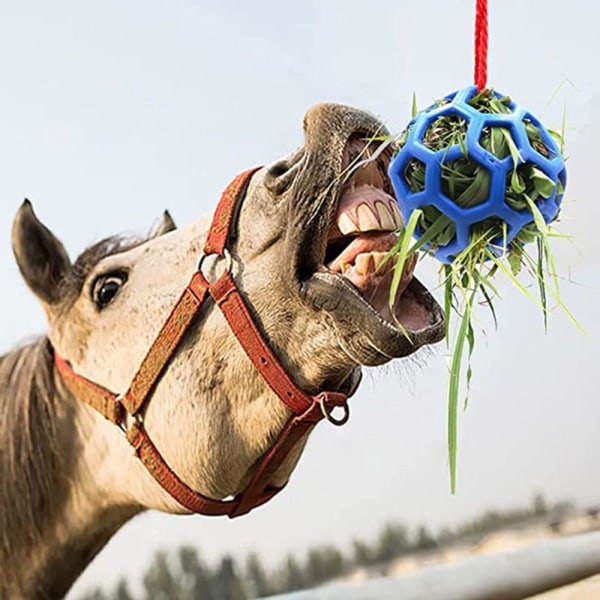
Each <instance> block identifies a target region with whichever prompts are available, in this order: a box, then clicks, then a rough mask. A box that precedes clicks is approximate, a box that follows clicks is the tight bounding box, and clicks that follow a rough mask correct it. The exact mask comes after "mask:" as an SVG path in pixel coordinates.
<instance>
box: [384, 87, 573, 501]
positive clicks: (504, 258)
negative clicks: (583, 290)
mask: <svg viewBox="0 0 600 600" xmlns="http://www.w3.org/2000/svg"><path fill="white" fill-rule="evenodd" d="M447 102H448V101H447V100H441V101H440V102H439V104H438V105H442V104H444V103H447ZM469 104H471V105H472V106H473V107H474V108H476V109H477V110H479V111H481V112H486V113H492V114H502V113H504V114H505V113H510V112H511V110H510V108H509V104H510V99H509V98H508V97H502V98H498V97H496V96H495V95H494V94H493V92H492V91H491V90H484V91H482V92H480V93H478V94H476V95H475V96H474V97H473V98H472V99H471V100H470V101H469ZM415 114H416V110H415V108H414V103H413V117H414V116H415ZM467 127H468V123H467V122H466V121H465V119H463V118H462V117H460V116H458V115H453V116H441V117H439V118H438V119H437V120H435V121H434V122H433V123H432V124H431V125H430V126H429V128H428V129H427V131H426V132H425V135H424V138H423V144H424V145H425V146H426V147H428V148H431V149H432V150H435V151H438V150H444V149H447V148H450V147H452V146H454V145H458V146H459V147H460V148H462V150H463V156H462V157H461V158H459V159H458V160H455V161H452V162H442V167H441V177H442V182H441V183H442V190H443V192H444V194H445V195H446V196H448V197H449V198H451V199H452V200H453V201H454V202H456V203H457V204H458V205H460V206H462V207H465V208H468V207H472V206H477V205H478V204H481V203H482V202H484V201H485V200H486V199H487V198H488V196H489V187H490V175H489V173H488V171H487V170H486V169H485V168H484V167H482V166H481V165H480V164H479V163H477V162H476V161H473V160H472V159H470V158H469V156H468V154H467V150H466V146H465V136H466V131H467ZM525 129H526V132H527V137H528V138H529V142H530V143H531V145H532V147H533V148H535V149H536V150H537V151H538V152H539V153H540V154H541V155H543V156H545V157H549V156H550V150H549V149H548V148H547V146H546V145H545V144H544V142H543V140H542V138H541V135H540V130H539V129H538V128H537V127H536V126H535V125H534V124H533V123H532V122H528V121H525ZM409 132H410V130H406V131H405V132H404V133H403V134H402V135H401V136H400V137H399V138H398V146H399V147H402V145H404V144H405V143H406V140H407V138H408V134H409ZM551 134H552V136H553V137H554V138H555V140H556V141H557V143H558V145H559V148H560V151H561V153H563V152H564V144H563V135H562V134H559V133H557V132H555V131H552V132H551ZM480 143H481V145H482V146H483V147H484V148H485V149H486V150H488V151H489V152H491V153H492V154H493V155H494V156H496V157H498V158H499V159H504V158H506V157H507V156H509V155H510V156H512V158H513V163H514V168H513V169H512V171H511V172H510V173H509V175H508V176H507V178H506V188H505V200H506V202H507V204H508V205H509V206H511V207H512V208H513V209H515V210H518V211H522V210H529V211H530V212H531V217H532V222H531V223H530V224H528V225H527V226H525V227H524V228H523V229H522V230H521V231H520V232H519V233H518V235H517V236H516V237H515V238H514V239H513V240H512V241H511V242H510V243H506V239H507V229H506V223H504V222H503V221H502V220H500V219H498V218H490V219H486V220H484V221H482V222H480V223H476V224H475V225H473V226H472V227H471V231H470V244H469V246H468V247H467V248H466V249H465V250H463V251H462V252H460V253H459V254H458V255H457V256H456V257H455V259H454V261H453V262H452V264H451V265H443V266H442V267H441V270H440V275H441V282H442V285H443V287H444V305H445V306H444V308H445V312H446V315H447V319H446V340H447V343H448V344H450V340H451V337H453V348H452V355H451V361H450V378H449V386H448V456H449V464H450V488H451V491H452V493H455V491H456V456H457V418H458V406H459V397H460V380H461V374H462V373H463V371H465V365H464V362H465V357H466V372H465V383H466V394H465V399H464V407H465V408H466V406H467V402H468V396H469V386H470V382H471V377H472V369H471V356H472V353H473V349H474V346H475V329H474V326H473V321H474V313H473V308H474V306H475V303H476V300H478V299H479V300H480V303H482V304H485V305H486V306H487V307H488V308H489V310H490V311H491V313H492V316H493V319H494V323H495V325H496V326H497V321H496V312H495V309H494V304H493V301H494V299H495V298H497V297H498V292H497V290H496V287H495V285H494V283H493V277H494V276H495V275H496V274H497V273H498V272H501V273H502V274H504V275H505V276H507V277H508V279H509V280H510V281H511V282H512V283H513V284H514V285H515V286H516V287H517V288H518V289H519V290H520V291H521V292H522V293H523V294H525V296H527V297H528V298H529V299H530V300H532V301H533V302H535V303H536V305H537V306H538V307H539V308H540V310H541V311H542V315H543V320H544V327H545V329H547V318H548V313H549V308H548V300H549V299H552V300H553V301H554V302H555V303H556V305H557V306H558V307H559V308H561V309H562V310H563V311H564V313H565V314H566V315H567V317H568V318H569V320H570V321H571V322H572V323H573V324H574V325H575V327H577V328H578V329H579V330H581V326H580V325H579V324H578V323H577V321H576V319H575V317H574V316H573V315H572V314H571V312H570V311H569V310H568V309H567V307H566V306H565V305H564V304H563V302H562V301H561V299H560V291H559V284H558V277H557V273H556V268H555V264H554V259H553V256H552V252H551V248H550V240H551V238H553V237H566V236H564V235H560V234H558V233H556V232H555V231H553V230H552V229H551V227H550V226H549V225H547V224H546V222H545V220H544V217H543V216H542V214H541V212H540V210H539V209H538V207H537V205H536V202H537V201H538V200H541V199H545V198H550V197H551V196H552V194H553V193H554V190H555V184H554V182H553V181H552V180H551V179H550V178H549V177H547V176H546V175H545V173H543V172H542V171H540V169H538V168H537V167H536V166H535V165H534V164H532V163H528V162H525V161H523V159H522V157H521V156H520V153H519V151H518V148H517V146H516V144H515V142H514V140H513V138H512V135H511V132H510V130H509V129H507V128H504V127H493V128H486V129H484V130H483V132H482V135H481V139H480ZM404 177H405V181H406V183H407V185H408V187H409V188H410V189H411V190H412V191H413V192H419V191H423V190H424V189H425V165H424V164H423V163H421V162H420V161H418V160H413V161H411V162H409V164H408V165H407V167H406V169H405V172H404ZM556 185H557V186H558V189H557V193H558V194H562V193H563V189H562V185H561V183H560V182H559V183H558V184H556ZM557 216H558V215H557ZM417 226H419V227H420V229H421V231H422V232H423V235H422V236H421V237H420V239H419V240H418V241H416V242H415V241H414V240H413V234H414V232H415V230H416V228H417ZM455 235H456V230H455V225H454V223H453V222H452V221H451V220H450V219H449V218H448V217H446V216H445V215H443V214H442V213H441V212H440V211H439V210H438V209H437V208H435V207H434V206H424V207H423V208H421V209H419V210H416V211H414V212H413V213H412V214H411V217H410V219H409V221H408V223H406V226H405V228H404V229H403V230H402V231H401V232H400V234H399V237H398V241H397V243H396V244H395V246H394V248H393V249H392V250H391V251H390V252H389V253H388V256H387V257H386V260H389V259H391V258H392V257H397V258H396V264H395V266H394V277H393V280H392V286H391V291H390V304H393V301H394V299H395V297H396V294H397V291H398V287H399V284H400V280H401V275H402V271H403V269H404V265H405V264H406V260H407V259H408V258H409V256H410V255H411V254H413V253H415V252H417V251H423V252H425V253H429V254H431V255H433V254H434V253H435V251H436V249H437V248H438V247H440V246H446V245H447V244H449V243H450V242H451V241H452V240H453V239H454V237H455ZM426 244H429V247H428V248H427V249H425V248H424V246H425V245H426ZM529 248H534V249H535V254H533V255H532V254H530V251H529ZM522 270H525V271H527V272H529V273H530V275H531V276H533V278H534V279H535V280H536V281H537V287H538V296H537V297H536V295H534V293H532V292H531V290H530V289H528V287H527V286H525V285H524V284H522V283H521V282H520V281H519V279H518V278H517V275H519V273H520V272H521V271H522ZM452 312H455V313H456V315H457V317H458V328H457V330H456V332H454V335H453V336H452V335H451V332H450V315H451V313H452ZM407 335H408V334H407Z"/></svg>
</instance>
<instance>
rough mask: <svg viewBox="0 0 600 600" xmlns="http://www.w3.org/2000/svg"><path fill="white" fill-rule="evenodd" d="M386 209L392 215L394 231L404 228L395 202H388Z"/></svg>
mask: <svg viewBox="0 0 600 600" xmlns="http://www.w3.org/2000/svg"><path fill="white" fill-rule="evenodd" d="M388 208H389V209H390V213H391V215H392V220H393V221H394V229H402V227H403V226H404V221H403V219H402V214H401V213H400V209H399V208H398V205H397V204H396V202H390V203H389V204H388Z"/></svg>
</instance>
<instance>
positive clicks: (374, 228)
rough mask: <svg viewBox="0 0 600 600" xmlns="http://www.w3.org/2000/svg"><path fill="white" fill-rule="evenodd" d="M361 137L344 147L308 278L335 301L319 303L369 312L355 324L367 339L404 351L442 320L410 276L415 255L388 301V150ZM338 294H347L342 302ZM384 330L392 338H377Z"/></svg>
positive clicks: (436, 335) (399, 223)
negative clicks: (320, 248)
mask: <svg viewBox="0 0 600 600" xmlns="http://www.w3.org/2000/svg"><path fill="white" fill-rule="evenodd" d="M365 138H366V136H362V135H358V134H355V135H353V136H352V137H351V138H350V140H349V141H348V143H347V145H346V148H345V150H344V160H343V167H342V173H344V172H347V171H348V172H349V173H350V174H349V176H348V177H347V179H346V180H345V181H344V183H343V184H342V185H341V188H340V191H339V193H338V200H337V206H336V208H335V213H334V215H333V216H332V222H331V224H330V228H329V231H328V234H327V245H326V251H325V257H324V260H323V263H322V264H321V266H320V267H319V269H318V271H317V272H316V273H315V274H314V275H313V277H312V279H313V283H316V281H315V280H319V283H320V284H321V285H319V286H316V287H319V288H320V292H321V294H322V293H325V291H326V290H325V288H326V286H325V285H324V284H325V283H326V282H327V283H328V284H329V287H330V289H329V294H333V295H336V297H337V300H335V301H334V300H333V299H332V300H331V301H330V302H327V303H325V305H326V306H328V307H329V308H330V309H331V307H334V308H341V306H340V305H343V307H344V308H345V314H346V315H347V314H348V312H349V311H353V313H354V316H355V317H357V316H358V314H357V313H358V312H359V311H360V312H362V313H368V314H369V315H370V317H371V318H369V319H365V318H363V319H362V328H363V329H367V328H368V329H369V330H370V331H369V333H371V335H370V336H369V337H372V338H373V339H377V340H379V341H380V342H382V345H384V346H388V347H390V348H392V349H390V350H388V354H390V355H395V356H399V355H406V354H408V353H410V352H413V351H414V350H416V349H417V348H418V347H419V346H422V345H424V344H427V343H433V342H436V341H439V340H440V339H441V338H442V337H443V329H444V326H443V322H444V318H443V314H442V311H441V309H440V307H439V306H438V305H437V303H436V302H435V300H434V299H433V297H432V296H431V295H430V294H429V292H428V291H427V290H426V289H425V288H424V287H423V286H422V285H421V284H420V283H419V281H418V280H417V279H416V278H414V277H413V273H414V270H415V266H416V262H417V256H416V254H415V255H412V256H411V257H410V258H409V259H408V260H407V261H406V264H405V265H404V268H403V272H402V275H401V278H400V282H399V285H398V290H397V293H396V295H395V297H394V298H393V300H392V302H390V287H391V283H392V277H393V273H394V265H395V263H396V259H395V258H391V259H390V260H387V261H386V260H385V258H386V256H387V254H388V253H389V251H390V250H391V249H392V248H393V246H394V245H395V243H396V241H397V239H398V235H397V232H398V231H399V230H401V229H402V227H403V220H402V216H401V214H400V211H399V209H398V205H397V202H396V199H395V198H394V192H393V189H392V186H391V183H390V181H389V179H388V176H387V167H388V165H389V161H390V159H391V152H392V150H391V148H388V149H385V150H383V151H378V145H377V144H376V143H372V142H371V143H369V142H368V141H367V140H366V139H365ZM314 291H315V292H316V290H314ZM349 292H350V293H349ZM321 294H319V293H314V294H309V295H312V296H319V295H321ZM342 295H344V296H346V298H345V299H344V300H342V297H341V296H342ZM359 304H362V305H363V306H362V307H359V306H358V305H359ZM321 305H323V303H321ZM361 308H362V309H363V310H360V309H361ZM357 309H358V310H357ZM365 309H367V310H365ZM336 312H339V311H336ZM372 317H376V319H375V321H376V322H374V320H373V319H372ZM359 320H360V319H359ZM376 329H379V332H377V331H375V330H376ZM407 334H408V336H407ZM390 336H391V337H392V338H394V342H393V343H390V344H386V343H383V340H382V338H385V337H390ZM399 338H402V339H401V340H400V339H399Z"/></svg>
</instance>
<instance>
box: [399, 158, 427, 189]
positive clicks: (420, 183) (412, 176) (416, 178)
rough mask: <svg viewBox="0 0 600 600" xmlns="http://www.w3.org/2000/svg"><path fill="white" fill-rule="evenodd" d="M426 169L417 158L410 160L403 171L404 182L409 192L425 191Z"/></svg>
mask: <svg viewBox="0 0 600 600" xmlns="http://www.w3.org/2000/svg"><path fill="white" fill-rule="evenodd" d="M426 169H427V167H426V166H425V163H424V162H423V161H422V160H419V159H418V158H413V159H411V160H410V161H409V162H408V164H407V165H406V168H405V169H404V181H405V182H406V185H407V186H408V188H409V189H410V191H411V192H422V191H423V190H424V189H425V171H426Z"/></svg>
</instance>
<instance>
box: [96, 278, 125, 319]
mask: <svg viewBox="0 0 600 600" xmlns="http://www.w3.org/2000/svg"><path fill="white" fill-rule="evenodd" d="M125 281H127V277H126V276H125V275H124V274H122V273H113V274H111V275H102V276H101V277H98V278H97V279H96V281H95V282H94V285H93V287H92V299H93V301H94V303H95V304H96V306H97V307H98V308H99V309H100V310H102V309H103V308H106V307H107V306H108V305H109V304H110V303H111V302H112V301H113V300H114V299H115V297H116V295H117V294H118V293H119V290H120V289H121V287H123V284H124V283H125Z"/></svg>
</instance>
